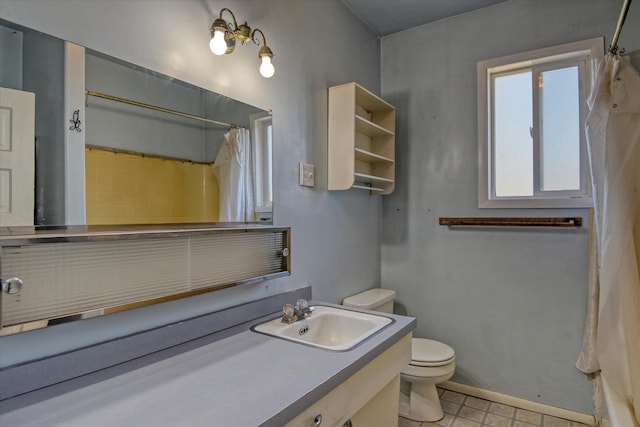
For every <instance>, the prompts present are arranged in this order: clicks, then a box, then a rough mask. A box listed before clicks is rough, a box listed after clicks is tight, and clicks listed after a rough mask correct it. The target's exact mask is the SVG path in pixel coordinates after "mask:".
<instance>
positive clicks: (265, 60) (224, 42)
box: [209, 7, 276, 78]
mask: <svg viewBox="0 0 640 427" xmlns="http://www.w3.org/2000/svg"><path fill="white" fill-rule="evenodd" d="M224 11H227V12H229V14H230V15H231V18H232V19H233V23H231V22H229V23H227V21H225V20H224V19H222V13H223V12H224ZM258 34H260V35H261V36H262V47H261V48H260V50H259V51H258V58H260V60H261V61H262V64H261V65H260V74H262V76H263V77H267V78H269V77H271V76H273V73H275V71H276V69H275V68H274V66H273V64H272V63H271V58H273V52H272V51H271V49H269V46H267V38H266V37H265V36H264V33H263V32H262V30H260V29H259V28H256V29H254V30H253V31H252V30H251V27H250V26H248V25H247V22H246V21H245V23H244V24H242V25H238V22H237V21H236V16H235V15H234V14H233V12H232V11H231V10H229V9H227V8H226V7H224V8H222V9H220V15H219V16H218V18H216V20H215V21H213V24H211V42H209V48H210V49H211V52H213V53H215V54H216V55H224V54H229V53H231V52H233V49H234V48H235V47H236V40H239V41H240V43H242V44H245V43H246V42H248V41H251V42H253V44H255V45H256V46H260V40H259V39H258V38H257V35H258Z"/></svg>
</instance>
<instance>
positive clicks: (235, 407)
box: [0, 303, 415, 427]
mask: <svg viewBox="0 0 640 427" xmlns="http://www.w3.org/2000/svg"><path fill="white" fill-rule="evenodd" d="M316 304H321V305H329V306H331V305H332V304H325V303H316ZM388 316H389V317H392V318H393V319H394V320H395V322H393V323H392V324H390V325H389V326H388V327H386V328H385V329H383V330H381V331H380V332H379V333H377V334H376V335H373V336H372V337H370V338H369V339H368V340H366V341H365V342H363V343H362V344H360V345H359V346H357V347H355V348H354V349H352V350H350V351H344V352H332V351H327V350H323V349H319V348H315V347H310V346H306V345H301V344H297V343H293V342H289V341H285V340H282V339H278V338H273V337H269V336H266V335H263V334H260V333H256V332H253V331H251V330H250V329H249V328H250V327H251V326H252V325H255V324H256V323H259V322H260V321H259V320H254V321H251V322H247V323H243V324H241V325H238V326H236V327H234V328H233V332H234V333H233V334H231V335H229V332H228V331H227V332H226V333H223V334H220V333H217V334H212V335H208V336H205V337H202V338H199V339H196V340H194V341H190V342H188V343H185V344H182V345H179V346H175V347H172V348H168V349H165V350H162V351H159V352H156V353H153V354H150V355H147V356H144V357H141V358H138V359H134V360H131V361H129V362H126V363H122V364H119V365H117V366H113V367H110V368H107V369H103V370H101V371H98V372H94V373H91V374H89V375H84V376H82V377H79V378H75V379H72V380H68V381H65V382H63V383H59V384H55V385H52V386H49V387H45V388H43V389H40V390H36V391H32V392H30V393H27V394H23V395H20V396H16V397H13V398H10V399H7V400H4V401H2V402H0V425H7V426H9V425H10V426H48V427H52V426H60V427H62V426H64V427H73V426H82V427H86V426H92V427H100V426H119V427H123V426H136V427H144V426H150V427H162V426H181V427H187V426H190V427H191V426H194V427H195V426H216V427H235V426H241V427H251V426H282V425H284V424H285V423H287V422H288V421H289V420H291V419H293V418H294V417H295V416H296V415H298V414H299V413H301V412H302V411H303V410H304V409H306V408H307V407H308V406H310V405H311V404H313V403H314V402H316V401H317V400H319V399H320V398H321V397H322V396H324V395H325V394H326V393H328V392H329V391H331V390H332V389H333V388H335V387H336V386H337V385H339V384H340V383H342V382H344V381H345V380H346V379H347V378H349V377H350V376H351V375H353V374H354V373H355V372H357V371H358V370H359V369H361V368H362V367H364V366H365V365H366V364H367V363H369V362H370V361H371V360H373V359H374V358H375V357H376V356H378V355H379V354H381V353H382V352H383V351H384V350H386V349H387V348H389V347H390V346H391V345H393V344H394V343H396V342H397V341H398V340H400V339H401V338H402V337H404V336H405V335H407V334H408V333H410V332H411V331H412V330H413V328H414V327H415V319H413V318H410V317H404V316H396V315H388ZM273 317H275V315H271V316H267V317H265V318H264V319H263V320H266V319H268V318H273Z"/></svg>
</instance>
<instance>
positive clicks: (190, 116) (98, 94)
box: [84, 89, 242, 128]
mask: <svg viewBox="0 0 640 427" xmlns="http://www.w3.org/2000/svg"><path fill="white" fill-rule="evenodd" d="M84 93H85V94H87V95H89V96H95V97H96V98H102V99H108V100H110V101H116V102H122V103H124V104H129V105H134V106H136V107H141V108H148V109H149V110H155V111H160V112H162V113H167V114H173V115H174V116H180V117H186V118H188V119H194V120H200V121H202V122H207V123H212V124H214V125H219V126H225V127H230V128H241V127H242V126H238V125H236V124H233V123H226V122H221V121H218V120H213V119H207V118H205V117H200V116H196V115H193V114H188V113H183V112H181V111H176V110H170V109H168V108H163V107H158V106H156V105H151V104H145V103H144V102H138V101H133V100H131V99H126V98H120V97H118V96H113V95H108V94H106V93H101V92H95V91H92V90H89V89H85V91H84Z"/></svg>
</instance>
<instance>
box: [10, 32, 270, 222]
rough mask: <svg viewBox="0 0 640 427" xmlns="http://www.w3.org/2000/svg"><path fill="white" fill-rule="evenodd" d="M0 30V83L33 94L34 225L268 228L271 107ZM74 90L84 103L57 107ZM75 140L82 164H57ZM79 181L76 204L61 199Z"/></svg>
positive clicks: (28, 34)
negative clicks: (74, 55) (81, 221)
mask: <svg viewBox="0 0 640 427" xmlns="http://www.w3.org/2000/svg"><path fill="white" fill-rule="evenodd" d="M0 24H1V26H0V50H1V51H2V61H1V63H2V69H1V70H0V71H1V72H0V86H2V87H8V88H12V89H17V90H19V91H26V92H33V93H35V116H36V122H35V140H36V153H35V157H36V161H35V171H34V174H35V200H34V207H33V208H32V209H33V212H34V215H33V217H34V222H35V224H36V225H46V226H57V225H77V224H76V222H77V221H76V222H74V223H69V220H65V218H86V224H88V225H101V224H166V223H174V224H175V223H226V222H256V221H259V222H261V223H271V220H272V215H271V212H272V186H271V164H272V157H271V156H272V148H271V147H272V124H271V115H270V113H269V112H267V111H264V110H261V109H259V108H256V107H253V106H250V105H247V104H244V103H241V102H239V101H236V100H234V99H231V98H228V97H225V96H222V95H219V94H216V93H213V92H210V91H206V90H204V89H202V88H198V87H195V86H193V85H190V84H188V83H185V82H182V81H179V80H176V79H174V78H171V77H169V76H166V75H162V74H159V73H155V72H152V71H150V70H147V69H144V68H141V67H138V66H135V65H132V64H130V63H126V62H124V61H121V60H118V59H115V58H112V57H108V56H106V55H103V54H101V53H98V52H94V51H90V50H89V49H84V48H81V47H78V46H75V45H72V44H70V43H66V42H64V41H62V40H58V39H55V38H53V37H50V36H47V35H43V34H41V33H37V32H35V31H31V30H28V29H25V28H22V27H19V26H16V25H14V24H12V23H8V22H6V21H2V22H0ZM70 46H71V47H70ZM73 49H75V51H78V50H79V52H80V53H81V61H70V60H69V59H68V58H69V57H70V54H69V52H70V50H73ZM65 54H66V58H67V59H65ZM74 68H82V69H81V70H77V69H76V70H74ZM78 75H80V76H84V82H80V83H79V82H77V81H73V82H69V81H67V82H66V85H65V78H66V79H67V80H69V76H78ZM70 88H71V89H70ZM74 88H75V89H74ZM70 90H71V91H73V90H75V91H76V95H77V92H78V91H80V93H81V97H80V99H83V100H84V103H83V105H65V97H66V98H67V100H69V99H72V98H73V97H72V96H69V91H70ZM76 98H78V97H77V96H76ZM76 110H78V113H76V114H72V113H73V112H75V111H76ZM65 111H66V113H65ZM67 116H69V117H67ZM74 119H76V120H74ZM73 138H76V139H75V140H74V139H73ZM78 139H80V140H81V141H82V143H83V144H84V150H83V151H84V152H83V153H82V154H83V155H82V156H81V157H80V158H82V157H84V161H79V162H67V163H68V164H66V165H65V157H66V156H67V158H68V153H66V152H65V150H68V149H69V144H70V142H69V141H77V140H78ZM81 152H82V150H81ZM78 183H80V184H83V185H80V186H79V188H80V189H81V192H80V193H81V195H82V196H83V197H81V199H84V200H83V203H79V204H77V203H76V204H73V203H68V199H69V197H70V193H71V192H72V191H73V189H72V188H70V187H73V186H76V185H77V184H78ZM65 200H66V201H67V202H66V203H65ZM74 209H75V210H79V211H80V213H79V214H77V212H75V213H74V212H71V213H72V214H71V215H70V210H74Z"/></svg>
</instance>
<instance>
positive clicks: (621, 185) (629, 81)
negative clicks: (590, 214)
mask: <svg viewBox="0 0 640 427" xmlns="http://www.w3.org/2000/svg"><path fill="white" fill-rule="evenodd" d="M588 105H589V109H590V112H589V116H588V118H587V124H586V131H587V142H588V147H589V159H590V163H591V176H592V181H593V198H594V224H595V229H594V230H593V237H594V238H593V250H592V256H591V260H592V263H593V264H592V269H591V278H590V287H591V289H590V292H589V294H590V299H591V301H590V303H589V307H588V310H589V312H588V314H587V321H586V325H585V327H586V330H585V334H584V342H583V349H582V354H581V355H580V358H579V359H578V363H577V364H576V366H577V367H578V368H579V369H581V370H582V371H584V372H585V373H597V372H598V370H600V375H601V376H602V380H603V383H604V385H605V393H606V394H607V402H608V403H609V405H608V409H609V414H610V417H611V421H612V422H613V423H614V424H613V425H614V426H620V427H623V426H624V427H632V426H636V427H638V426H640V277H639V276H640V75H639V74H638V72H637V71H636V70H635V69H634V68H633V67H632V66H631V65H630V64H628V63H627V62H626V61H625V60H623V59H622V58H621V57H620V56H619V55H613V54H608V55H606V56H605V57H604V58H602V60H601V61H600V63H599V65H598V72H597V74H596V79H595V81H594V85H593V90H592V93H591V96H590V97H589V99H588ZM614 403H616V404H615V405H614Z"/></svg>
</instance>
